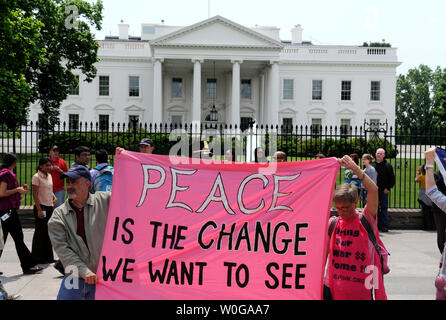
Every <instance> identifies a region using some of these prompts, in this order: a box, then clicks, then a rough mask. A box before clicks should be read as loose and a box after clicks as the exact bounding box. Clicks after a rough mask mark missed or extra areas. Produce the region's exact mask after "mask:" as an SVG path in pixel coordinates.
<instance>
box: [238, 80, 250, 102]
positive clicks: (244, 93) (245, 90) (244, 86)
mask: <svg viewBox="0 0 446 320" xmlns="http://www.w3.org/2000/svg"><path fill="white" fill-rule="evenodd" d="M240 98H241V99H251V80H242V83H241V91H240Z"/></svg>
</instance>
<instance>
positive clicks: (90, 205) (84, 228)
mask: <svg viewBox="0 0 446 320" xmlns="http://www.w3.org/2000/svg"><path fill="white" fill-rule="evenodd" d="M61 177H62V178H66V181H67V193H68V199H67V200H66V201H65V203H64V204H62V205H61V206H59V207H58V208H56V210H55V211H54V213H53V215H52V216H51V219H50V220H49V222H48V232H49V236H50V239H51V243H52V245H53V248H54V250H55V251H56V253H57V255H58V257H59V259H60V261H61V262H62V264H63V265H64V266H65V272H66V275H65V277H64V279H63V280H62V284H61V286H60V290H59V294H58V296H57V299H58V300H94V298H95V288H96V287H95V285H96V284H97V283H98V277H97V275H96V272H97V266H98V263H99V256H100V253H101V249H102V242H103V240H104V231H105V225H106V222H107V215H108V209H109V204H110V195H111V193H110V192H96V193H94V194H91V193H90V192H89V188H90V184H91V175H90V172H89V171H88V169H87V168H86V167H85V166H72V167H71V168H70V169H69V170H68V172H66V173H64V174H63V175H62V176H61Z"/></svg>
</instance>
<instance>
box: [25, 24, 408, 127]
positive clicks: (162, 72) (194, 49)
mask: <svg viewBox="0 0 446 320" xmlns="http://www.w3.org/2000/svg"><path fill="white" fill-rule="evenodd" d="M279 31H280V30H279V29H278V28H276V27H257V26H256V27H254V28H248V27H245V26H242V25H239V24H237V23H235V22H233V21H230V20H228V19H225V18H223V17H221V16H216V17H213V18H210V19H208V20H205V21H202V22H199V23H197V24H194V25H191V26H187V27H177V26H167V25H164V24H142V26H141V36H140V37H132V36H129V25H128V24H124V23H121V24H119V36H116V37H113V36H109V37H106V39H105V40H99V44H100V49H99V57H100V62H98V63H97V65H96V67H97V70H98V73H97V77H96V78H95V80H94V81H93V82H92V83H87V82H85V81H83V80H84V79H85V77H84V76H83V75H82V74H80V73H79V86H78V87H77V88H73V89H72V91H71V94H70V95H69V97H68V98H67V99H66V100H65V101H64V102H63V104H62V106H61V110H60V111H61V112H60V117H61V122H66V124H67V126H69V127H70V129H74V130H75V129H76V128H77V127H78V126H79V122H89V123H90V122H93V123H96V122H97V123H98V124H99V127H100V128H102V129H105V128H107V127H109V126H110V125H111V123H132V124H135V123H174V124H179V123H183V124H185V123H187V124H189V123H198V122H200V123H205V122H213V123H227V124H237V125H239V126H240V125H241V126H242V128H243V126H246V125H247V124H248V123H250V122H252V121H254V122H255V123H257V124H269V125H277V124H278V125H281V124H286V125H293V126H294V125H299V126H300V125H308V126H309V125H322V126H325V125H329V126H338V127H339V126H342V127H344V128H347V127H350V126H361V125H363V123H364V121H367V122H369V123H376V122H384V121H386V120H387V121H388V123H389V124H390V125H392V126H393V125H394V123H395V91H396V68H397V66H399V65H400V62H398V58H397V49H396V48H370V47H360V46H335V45H330V46H320V45H313V44H311V43H310V42H305V41H302V38H303V37H302V31H303V29H302V27H301V26H300V25H297V26H296V27H295V28H293V29H292V30H291V34H290V36H291V41H283V40H281V39H280V38H279ZM40 112H41V110H40V106H39V105H38V104H36V105H33V106H32V107H31V113H30V120H32V121H37V120H38V117H39V114H40Z"/></svg>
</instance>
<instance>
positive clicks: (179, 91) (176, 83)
mask: <svg viewBox="0 0 446 320" xmlns="http://www.w3.org/2000/svg"><path fill="white" fill-rule="evenodd" d="M182 97H183V79H182V78H172V98H182Z"/></svg>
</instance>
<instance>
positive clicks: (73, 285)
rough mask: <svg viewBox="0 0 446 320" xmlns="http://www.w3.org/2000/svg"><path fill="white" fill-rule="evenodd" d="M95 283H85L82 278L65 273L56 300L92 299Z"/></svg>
mask: <svg viewBox="0 0 446 320" xmlns="http://www.w3.org/2000/svg"><path fill="white" fill-rule="evenodd" d="M95 292H96V285H94V284H87V283H85V280H84V279H82V278H75V277H73V276H71V275H65V277H64V278H63V280H62V283H61V285H60V289H59V293H58V294H57V300H94V296H95Z"/></svg>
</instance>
